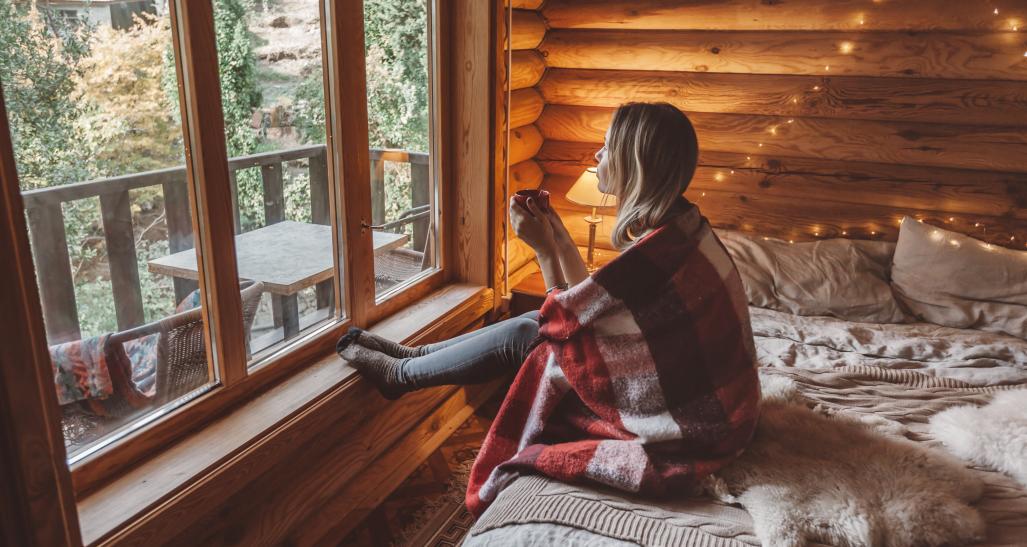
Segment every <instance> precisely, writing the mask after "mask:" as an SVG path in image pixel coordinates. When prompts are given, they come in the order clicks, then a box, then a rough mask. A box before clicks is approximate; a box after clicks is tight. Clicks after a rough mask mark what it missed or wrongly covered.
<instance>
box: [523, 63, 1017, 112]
mask: <svg viewBox="0 0 1027 547" xmlns="http://www.w3.org/2000/svg"><path fill="white" fill-rule="evenodd" d="M514 66H515V68H516V60H515V65H514ZM538 88H539V90H540V91H541V92H542V96H543V97H544V99H545V102H546V104H562V105H573V106H602V107H616V106H618V105H620V104H622V103H625V102H629V101H665V102H669V103H671V104H673V105H674V106H676V107H678V108H680V109H682V110H685V111H688V112H716V113H724V114H761V115H773V116H790V117H791V116H812V117H822V118H856V119H863V120H885V121H911V122H935V123H947V124H967V125H996V126H1016V127H1024V126H1027V86H1025V85H1024V84H1023V83H1022V82H1010V81H1002V80H993V81H980V80H973V81H968V80H939V79H927V78H924V79H915V78H863V77H847V76H840V77H838V76H831V77H827V76H781V75H777V74H714V73H701V72H667V71H640V70H578V69H551V70H549V71H548V72H546V74H545V77H544V78H543V79H542V82H541V83H540V84H539V86H538Z"/></svg>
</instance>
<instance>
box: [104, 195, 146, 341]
mask: <svg viewBox="0 0 1027 547" xmlns="http://www.w3.org/2000/svg"><path fill="white" fill-rule="evenodd" d="M100 217H101V220H102V222H103V236H104V242H105V244H106V246H107V264H108V266H109V267H110V276H111V278H110V279H111V290H112V292H113V296H114V315H115V317H117V320H118V329H119V330H128V329H130V328H132V327H138V326H139V325H142V324H143V323H144V322H146V320H145V317H144V314H143V293H142V287H141V286H140V284H139V265H138V264H137V263H136V242H135V233H134V231H133V230H132V204H131V200H130V198H129V193H128V192H119V193H117V194H104V195H102V196H100Z"/></svg>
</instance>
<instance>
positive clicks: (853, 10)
mask: <svg viewBox="0 0 1027 547" xmlns="http://www.w3.org/2000/svg"><path fill="white" fill-rule="evenodd" d="M515 5H516V3H515ZM996 8H998V9H999V13H998V14H997V15H996V14H995V13H994V11H993V10H994V9H996ZM542 13H543V15H544V16H545V18H546V21H547V22H548V23H549V26H550V28H554V29H555V28H607V29H679V30H817V31H819V30H852V31H874V30H918V31H924V30H979V31H995V30H1010V29H1011V28H1012V27H1013V26H1014V25H1019V26H1020V28H1023V24H1024V21H1025V20H1027V5H1025V4H1024V3H1023V2H1018V1H1016V0H992V1H988V2H952V1H951V0H918V1H916V2H895V1H885V2H881V1H876V0H875V1H873V2H869V1H867V0H829V1H825V0H789V1H787V2H774V1H767V0H721V1H718V2H683V1H681V0H646V1H644V2H642V1H639V0H549V2H547V3H546V4H545V8H544V9H543V10H542Z"/></svg>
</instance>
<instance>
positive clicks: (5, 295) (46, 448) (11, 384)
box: [0, 89, 82, 546]
mask: <svg viewBox="0 0 1027 547" xmlns="http://www.w3.org/2000/svg"><path fill="white" fill-rule="evenodd" d="M0 219H2V220H0V263H3V265H4V267H3V268H2V269H0V280H2V285H0V309H2V310H4V312H3V313H0V328H2V332H3V333H4V343H3V344H0V543H2V544H4V545H67V546H71V545H80V544H81V543H82V539H81V534H80V532H79V525H78V512H77V511H76V509H75V495H74V491H73V490H72V486H71V476H70V474H69V473H68V464H67V461H66V457H67V453H66V451H65V448H64V439H63V437H62V435H61V426H60V423H61V413H60V411H59V410H58V406H57V394H56V393H55V391H54V384H53V382H54V379H53V370H52V368H51V363H50V353H49V352H48V351H47V342H46V329H45V327H44V325H43V311H42V308H41V306H40V303H39V292H38V290H37V285H36V277H35V268H34V267H33V264H32V252H31V249H30V247H29V241H28V226H26V223H25V208H24V204H23V202H22V199H21V189H20V188H19V183H18V171H17V166H16V164H15V157H14V147H13V142H12V140H11V132H10V127H9V126H8V122H7V110H6V108H5V103H4V96H3V89H0ZM55 243H56V242H54V241H47V242H45V243H44V244H46V245H53V244H55Z"/></svg>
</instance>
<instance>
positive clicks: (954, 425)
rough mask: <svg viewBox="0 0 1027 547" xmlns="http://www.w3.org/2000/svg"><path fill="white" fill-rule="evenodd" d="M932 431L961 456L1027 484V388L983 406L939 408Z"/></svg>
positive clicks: (1008, 393)
mask: <svg viewBox="0 0 1027 547" xmlns="http://www.w3.org/2000/svg"><path fill="white" fill-rule="evenodd" d="M931 434H932V435H934V438H936V439H938V440H939V441H941V442H943V443H945V446H946V447H947V448H948V449H949V450H951V451H952V453H953V454H955V455H957V456H959V457H960V458H963V459H965V460H968V461H971V462H973V463H974V464H976V465H979V466H981V467H986V468H989V469H993V470H995V471H1000V472H1002V473H1005V474H1007V475H1009V476H1011V477H1013V478H1014V479H1016V480H1017V481H1019V482H1020V484H1022V485H1024V486H1025V487H1027V389H1021V390H1016V391H1006V392H1002V393H999V394H998V395H995V398H994V399H992V401H991V403H989V404H987V405H985V406H982V407H977V406H959V407H956V408H950V409H948V410H945V411H943V412H939V413H938V414H936V415H935V416H934V417H933V418H931Z"/></svg>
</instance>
